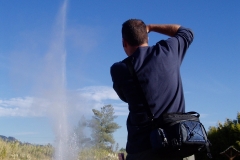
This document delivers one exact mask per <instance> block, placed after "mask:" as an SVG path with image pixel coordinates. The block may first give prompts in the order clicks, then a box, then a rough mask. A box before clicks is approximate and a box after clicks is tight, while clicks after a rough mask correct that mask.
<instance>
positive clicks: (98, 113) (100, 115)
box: [89, 105, 120, 148]
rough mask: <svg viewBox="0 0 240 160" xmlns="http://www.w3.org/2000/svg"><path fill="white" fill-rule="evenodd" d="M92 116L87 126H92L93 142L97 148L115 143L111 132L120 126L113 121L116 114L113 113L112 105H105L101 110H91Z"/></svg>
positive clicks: (108, 146)
mask: <svg viewBox="0 0 240 160" xmlns="http://www.w3.org/2000/svg"><path fill="white" fill-rule="evenodd" d="M92 111H93V113H94V116H93V117H92V119H91V120H90V123H89V127H91V128H92V134H91V137H92V140H93V143H94V144H95V145H96V146H97V147H99V148H111V146H112V145H113V144H114V143H115V140H114V138H113V133H114V132H115V131H116V130H117V129H118V128H120V126H119V125H118V124H117V123H115V122H114V119H115V118H117V116H115V115H114V113H115V112H114V108H113V106H112V105H106V106H103V107H102V108H101V110H96V109H93V110H92Z"/></svg>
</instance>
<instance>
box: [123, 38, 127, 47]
mask: <svg viewBox="0 0 240 160" xmlns="http://www.w3.org/2000/svg"><path fill="white" fill-rule="evenodd" d="M126 43H127V42H126V41H125V40H124V39H122V46H123V48H125V47H126V46H127V44H126Z"/></svg>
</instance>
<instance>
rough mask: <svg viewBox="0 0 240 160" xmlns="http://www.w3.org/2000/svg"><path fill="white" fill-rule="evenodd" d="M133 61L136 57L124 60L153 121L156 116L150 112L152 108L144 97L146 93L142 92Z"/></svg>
mask: <svg viewBox="0 0 240 160" xmlns="http://www.w3.org/2000/svg"><path fill="white" fill-rule="evenodd" d="M133 60H134V57H128V58H126V59H125V60H123V62H124V63H125V64H126V65H127V68H128V70H129V72H130V74H131V76H132V77H133V81H134V83H135V84H136V86H137V89H138V91H139V93H140V95H141V98H142V100H143V105H144V107H145V108H146V111H147V115H148V118H150V119H151V120H153V118H154V114H152V112H151V110H150V107H149V105H148V102H147V99H146V97H145V95H144V92H143V90H142V87H141V84H140V82H139V80H138V77H137V74H136V72H135V70H134V67H133Z"/></svg>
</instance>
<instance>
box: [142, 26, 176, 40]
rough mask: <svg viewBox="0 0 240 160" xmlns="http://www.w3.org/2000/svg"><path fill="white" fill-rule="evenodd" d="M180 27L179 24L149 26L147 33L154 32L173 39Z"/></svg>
mask: <svg viewBox="0 0 240 160" xmlns="http://www.w3.org/2000/svg"><path fill="white" fill-rule="evenodd" d="M179 27H180V25H177V24H149V25H147V26H146V30H147V33H149V32H151V31H153V32H157V33H161V34H165V35H167V36H170V37H173V36H175V35H176V33H177V31H178V29H179Z"/></svg>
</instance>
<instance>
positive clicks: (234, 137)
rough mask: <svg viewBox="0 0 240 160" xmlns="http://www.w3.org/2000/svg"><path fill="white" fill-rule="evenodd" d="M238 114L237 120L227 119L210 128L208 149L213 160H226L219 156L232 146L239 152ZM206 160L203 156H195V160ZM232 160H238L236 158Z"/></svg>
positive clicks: (239, 131) (238, 158)
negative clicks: (210, 144)
mask: <svg viewBox="0 0 240 160" xmlns="http://www.w3.org/2000/svg"><path fill="white" fill-rule="evenodd" d="M239 118H240V113H237V120H230V119H227V120H226V121H225V122H224V123H223V124H222V123H218V125H217V126H216V127H210V128H209V131H208V138H209V140H210V142H211V143H212V146H211V147H210V149H211V153H212V155H213V160H227V158H226V157H224V156H222V155H220V153H221V152H223V151H225V150H226V149H227V148H228V147H230V146H233V147H234V148H236V149H237V150H240V121H239V120H240V119H239ZM204 159H208V158H206V156H205V155H203V154H201V155H200V154H199V155H196V160H204ZM234 160H240V157H236V158H235V159H234Z"/></svg>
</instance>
